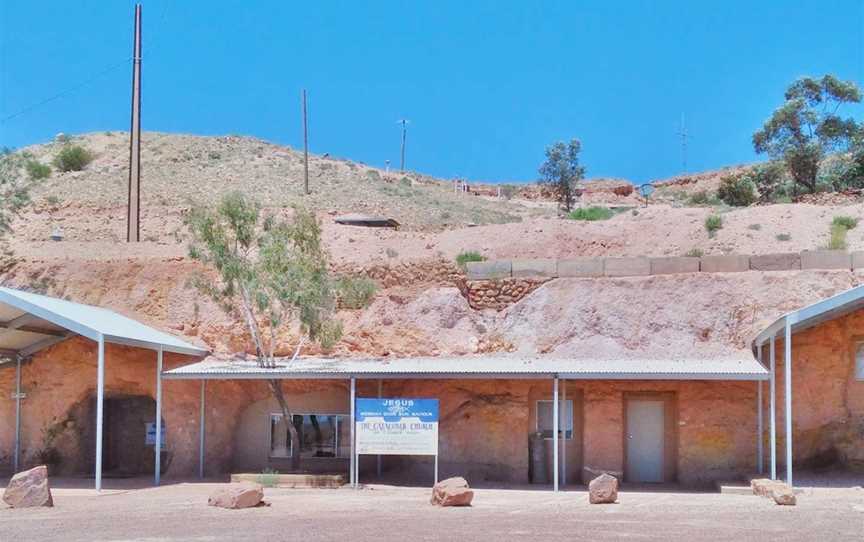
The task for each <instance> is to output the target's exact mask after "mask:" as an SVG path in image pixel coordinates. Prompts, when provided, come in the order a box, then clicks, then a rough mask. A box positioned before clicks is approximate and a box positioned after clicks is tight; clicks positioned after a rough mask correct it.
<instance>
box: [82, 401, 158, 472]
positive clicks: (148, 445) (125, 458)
mask: <svg viewBox="0 0 864 542" xmlns="http://www.w3.org/2000/svg"><path fill="white" fill-rule="evenodd" d="M90 408H91V409H92V410H91V411H92V413H93V415H92V417H94V418H95V412H96V399H95V397H94V398H91V401H90ZM103 412H104V414H103V416H104V417H103V425H102V430H103V433H104V434H103V437H102V471H103V476H105V477H128V476H138V475H143V474H152V473H153V469H154V468H155V462H156V459H155V457H154V453H153V452H154V448H153V447H154V443H153V442H152V441H153V437H154V435H155V433H153V434H151V435H150V436H149V437H148V434H147V430H148V424H150V425H152V424H153V423H154V422H155V420H156V401H154V400H153V399H152V398H151V397H148V396H146V395H114V396H109V397H106V398H105V403H104V410H103ZM91 419H92V418H91ZM162 426H163V428H164V427H165V424H164V418H163V424H162ZM95 433H96V430H95V428H92V439H93V440H95V438H96V437H95ZM93 440H91V442H92V441H93ZM167 459H168V458H167V457H166V454H165V452H164V444H163V452H162V471H163V472H164V471H165V470H166V469H167V467H168V461H167Z"/></svg>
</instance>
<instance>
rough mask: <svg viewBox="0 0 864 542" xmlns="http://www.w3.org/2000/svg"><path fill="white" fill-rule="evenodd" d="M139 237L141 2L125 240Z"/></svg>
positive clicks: (137, 8)
mask: <svg viewBox="0 0 864 542" xmlns="http://www.w3.org/2000/svg"><path fill="white" fill-rule="evenodd" d="M140 239H141V4H136V5H135V38H134V40H133V42H132V127H131V128H130V130H129V204H128V209H127V214H126V242H128V243H137V242H138V241H140Z"/></svg>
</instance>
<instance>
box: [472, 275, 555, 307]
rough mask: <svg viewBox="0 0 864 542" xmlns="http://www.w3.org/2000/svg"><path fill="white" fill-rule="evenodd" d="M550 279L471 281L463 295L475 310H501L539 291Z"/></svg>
mask: <svg viewBox="0 0 864 542" xmlns="http://www.w3.org/2000/svg"><path fill="white" fill-rule="evenodd" d="M547 280H549V279H535V278H505V279H493V280H469V281H466V282H465V288H464V290H463V294H464V295H465V297H466V298H467V299H468V304H469V305H470V306H471V308H473V309H495V310H501V309H503V308H505V307H507V306H508V305H511V304H512V303H515V302H517V301H519V300H520V299H522V298H523V297H525V296H526V295H528V294H530V293H531V292H533V291H534V290H535V289H537V287H538V286H540V285H541V284H543V283H544V282H546V281H547Z"/></svg>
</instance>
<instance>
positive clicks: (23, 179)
mask: <svg viewBox="0 0 864 542" xmlns="http://www.w3.org/2000/svg"><path fill="white" fill-rule="evenodd" d="M28 158H29V156H28V155H26V154H22V153H14V152H12V150H10V149H8V148H5V147H4V148H2V149H0V243H2V242H3V239H4V237H6V236H7V235H8V234H9V233H11V231H12V220H13V219H14V218H15V217H16V216H18V214H19V213H20V212H21V211H22V210H23V209H24V207H26V206H27V205H28V204H29V203H30V189H31V188H32V187H33V185H34V183H35V181H36V180H37V179H32V178H30V177H29V176H28V175H25V174H24V172H25V169H26V162H27V160H28ZM2 249H3V250H2V252H0V271H2V270H4V269H7V265H6V264H7V263H9V262H11V260H9V259H8V257H9V256H10V254H11V250H10V249H9V248H8V247H6V246H5V244H4V246H3V247H2Z"/></svg>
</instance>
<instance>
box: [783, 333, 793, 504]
mask: <svg viewBox="0 0 864 542" xmlns="http://www.w3.org/2000/svg"><path fill="white" fill-rule="evenodd" d="M785 350H786V356H785V359H784V361H783V363H784V365H785V366H784V369H785V373H786V374H785V376H784V380H785V382H784V383H785V385H786V394H785V395H786V397H785V399H786V483H787V484H788V485H789V487H792V324H791V323H790V322H789V319H788V317H787V319H786V345H785Z"/></svg>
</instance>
